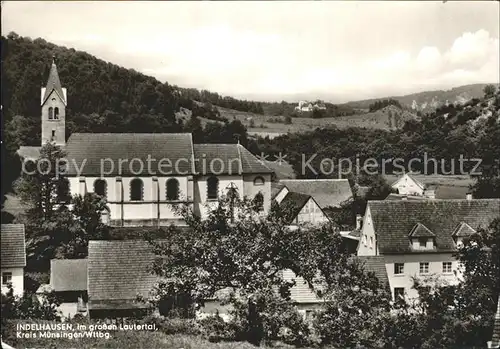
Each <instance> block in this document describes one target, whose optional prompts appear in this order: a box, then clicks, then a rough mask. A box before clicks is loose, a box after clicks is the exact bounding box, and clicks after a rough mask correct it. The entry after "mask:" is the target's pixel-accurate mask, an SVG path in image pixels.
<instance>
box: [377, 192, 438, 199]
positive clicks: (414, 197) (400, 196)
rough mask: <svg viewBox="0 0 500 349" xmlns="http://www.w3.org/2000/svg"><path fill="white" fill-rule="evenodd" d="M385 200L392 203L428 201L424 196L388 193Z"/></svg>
mask: <svg viewBox="0 0 500 349" xmlns="http://www.w3.org/2000/svg"><path fill="white" fill-rule="evenodd" d="M385 200H392V201H394V200H413V201H415V200H430V199H429V198H427V197H425V196H418V195H405V194H396V193H390V194H389V195H387V197H386V198H385ZM434 200H435V199H434Z"/></svg>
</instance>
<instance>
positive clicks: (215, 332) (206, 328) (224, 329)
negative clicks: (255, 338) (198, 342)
mask: <svg viewBox="0 0 500 349" xmlns="http://www.w3.org/2000/svg"><path fill="white" fill-rule="evenodd" d="M198 323H199V325H200V327H201V329H202V334H203V336H204V337H206V338H208V340H209V341H210V342H221V341H239V340H240V341H241V340H243V338H244V333H243V328H241V327H239V326H237V324H236V323H234V322H225V321H224V319H222V318H221V317H220V316H219V314H216V315H212V316H208V317H206V318H204V319H201V320H199V321H198Z"/></svg>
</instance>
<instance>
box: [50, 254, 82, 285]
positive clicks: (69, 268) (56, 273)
mask: <svg viewBox="0 0 500 349" xmlns="http://www.w3.org/2000/svg"><path fill="white" fill-rule="evenodd" d="M50 285H51V286H52V289H53V290H54V291H56V292H64V291H87V259H52V260H51V261H50Z"/></svg>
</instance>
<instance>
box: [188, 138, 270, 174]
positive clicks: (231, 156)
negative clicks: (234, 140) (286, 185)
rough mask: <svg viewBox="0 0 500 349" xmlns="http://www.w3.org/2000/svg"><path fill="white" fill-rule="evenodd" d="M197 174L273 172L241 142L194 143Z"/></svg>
mask: <svg viewBox="0 0 500 349" xmlns="http://www.w3.org/2000/svg"><path fill="white" fill-rule="evenodd" d="M194 156H195V158H196V159H197V161H196V173H198V174H202V175H203V174H215V175H219V174H237V175H239V174H250V173H255V174H257V173H273V172H274V171H273V170H271V169H270V168H269V167H268V166H267V165H266V164H264V163H263V162H262V161H261V160H259V159H258V158H257V157H256V156H255V155H253V154H252V153H250V152H249V151H248V150H247V149H246V148H245V147H243V146H242V145H241V144H195V145H194Z"/></svg>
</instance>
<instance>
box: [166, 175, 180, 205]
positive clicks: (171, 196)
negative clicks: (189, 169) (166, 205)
mask: <svg viewBox="0 0 500 349" xmlns="http://www.w3.org/2000/svg"><path fill="white" fill-rule="evenodd" d="M167 200H169V201H175V200H179V181H178V180H177V179H175V178H170V179H169V180H168V181H167Z"/></svg>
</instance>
